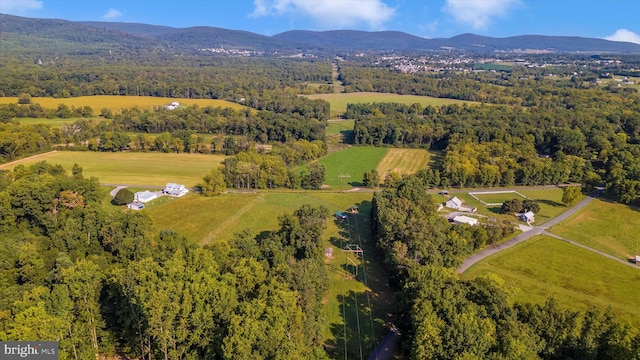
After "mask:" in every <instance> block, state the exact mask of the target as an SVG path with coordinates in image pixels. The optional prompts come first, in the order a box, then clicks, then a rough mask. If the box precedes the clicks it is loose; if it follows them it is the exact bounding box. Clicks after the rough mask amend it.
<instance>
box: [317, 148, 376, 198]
mask: <svg viewBox="0 0 640 360" xmlns="http://www.w3.org/2000/svg"><path fill="white" fill-rule="evenodd" d="M387 151H389V149H387V148H381V147H370V146H366V147H365V146H352V147H350V148H347V149H344V150H340V151H336V152H334V153H331V154H329V155H327V156H325V157H323V158H321V159H320V160H318V162H319V163H320V164H322V165H324V166H325V168H326V173H325V181H324V183H325V184H326V185H328V186H329V187H330V188H331V189H334V190H339V189H342V190H345V189H347V190H348V189H351V188H352V187H357V186H361V185H362V174H364V172H365V171H371V170H373V169H375V168H377V167H378V164H379V163H380V160H382V158H384V156H385V155H386V153H387ZM341 175H343V176H346V175H348V176H350V177H345V178H342V182H341V178H340V177H339V176H341Z"/></svg>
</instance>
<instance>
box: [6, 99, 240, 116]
mask: <svg viewBox="0 0 640 360" xmlns="http://www.w3.org/2000/svg"><path fill="white" fill-rule="evenodd" d="M173 101H177V102H179V103H180V105H186V106H191V105H194V104H195V105H198V106H200V107H207V106H213V107H223V108H233V109H244V108H245V107H244V106H242V105H239V104H236V103H233V102H230V101H226V100H216V99H186V98H164V97H153V96H117V95H100V96H79V97H70V98H51V97H34V98H31V102H32V103H34V104H40V105H41V106H42V107H43V108H45V109H56V108H57V107H58V105H60V104H65V105H67V106H69V107H72V106H73V107H75V108H79V107H83V106H89V107H91V108H92V109H93V112H94V114H99V113H100V110H101V109H110V110H112V111H120V110H122V109H130V108H134V107H138V108H140V109H152V108H155V107H160V106H165V105H169V104H171V102H173ZM17 102H18V98H17V97H0V104H8V103H17Z"/></svg>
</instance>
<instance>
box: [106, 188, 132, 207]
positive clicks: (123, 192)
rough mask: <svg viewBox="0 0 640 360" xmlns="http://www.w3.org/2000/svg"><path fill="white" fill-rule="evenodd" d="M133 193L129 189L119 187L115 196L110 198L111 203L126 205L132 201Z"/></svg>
mask: <svg viewBox="0 0 640 360" xmlns="http://www.w3.org/2000/svg"><path fill="white" fill-rule="evenodd" d="M133 199H134V195H133V193H132V192H131V190H129V189H120V191H118V193H117V194H116V196H115V197H114V198H113V200H111V203H112V204H113V205H118V206H120V205H127V204H129V203H131V202H133Z"/></svg>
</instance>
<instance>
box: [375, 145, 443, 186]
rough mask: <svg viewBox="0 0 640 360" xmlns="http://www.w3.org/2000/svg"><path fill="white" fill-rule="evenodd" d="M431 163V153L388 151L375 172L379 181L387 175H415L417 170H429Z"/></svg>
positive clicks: (403, 150)
mask: <svg viewBox="0 0 640 360" xmlns="http://www.w3.org/2000/svg"><path fill="white" fill-rule="evenodd" d="M431 163H432V159H431V153H430V152H429V151H427V150H424V149H389V151H387V153H386V155H385V156H384V157H383V158H382V160H381V161H380V162H379V163H378V166H377V167H376V170H377V171H378V174H380V180H382V179H384V177H385V176H386V175H387V174H390V173H392V172H397V173H399V174H401V175H405V174H415V173H416V172H418V171H419V170H424V169H427V168H429V166H430V165H432V164H431Z"/></svg>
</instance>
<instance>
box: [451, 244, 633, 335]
mask: <svg viewBox="0 0 640 360" xmlns="http://www.w3.org/2000/svg"><path fill="white" fill-rule="evenodd" d="M487 273H495V274H497V275H499V276H500V277H502V278H503V279H504V280H505V281H506V284H507V285H508V286H511V287H513V288H517V289H518V290H519V291H518V292H517V295H516V299H517V300H519V301H522V302H533V303H539V304H542V303H544V302H545V301H546V299H548V298H549V297H550V296H552V297H554V298H555V299H556V300H557V301H558V302H559V303H560V304H561V305H562V306H565V307H567V308H571V309H573V310H581V311H585V310H587V309H589V308H592V307H596V308H599V309H601V310H605V309H606V308H607V307H609V306H610V307H611V310H612V311H613V313H615V314H616V315H618V316H619V318H620V319H621V320H623V321H629V322H631V323H633V324H634V325H636V326H639V325H640V286H638V284H639V283H640V269H636V268H633V267H630V266H625V265H623V264H620V263H618V262H616V261H613V260H611V259H607V258H605V257H603V256H600V255H597V254H595V253H593V252H591V251H588V250H584V249H582V248H579V247H577V246H574V245H571V244H568V243H566V242H563V241H561V240H558V239H554V238H551V237H545V236H538V237H535V238H532V239H531V240H528V241H526V242H524V243H522V244H520V245H517V246H515V247H513V248H510V249H507V250H504V251H501V252H500V253H498V254H496V255H494V256H491V257H489V258H487V259H485V260H483V261H481V262H480V263H478V264H476V265H474V266H473V267H471V268H470V269H469V270H467V271H466V272H465V273H464V274H463V275H462V277H463V278H464V279H471V278H474V277H476V276H479V275H483V274H487Z"/></svg>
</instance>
